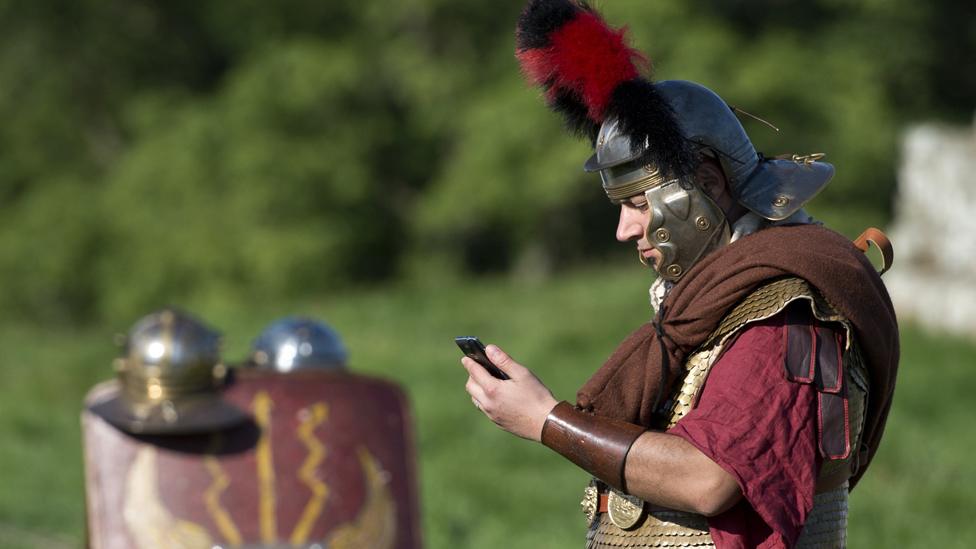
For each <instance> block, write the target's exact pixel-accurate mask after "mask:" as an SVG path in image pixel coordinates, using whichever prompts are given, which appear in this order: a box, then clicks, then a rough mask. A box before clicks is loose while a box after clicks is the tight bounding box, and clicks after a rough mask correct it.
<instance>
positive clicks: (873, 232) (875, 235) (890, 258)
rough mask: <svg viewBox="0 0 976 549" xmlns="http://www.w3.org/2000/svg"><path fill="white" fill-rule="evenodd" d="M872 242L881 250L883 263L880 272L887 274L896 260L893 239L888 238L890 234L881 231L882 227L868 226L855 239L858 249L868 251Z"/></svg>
mask: <svg viewBox="0 0 976 549" xmlns="http://www.w3.org/2000/svg"><path fill="white" fill-rule="evenodd" d="M870 244H874V245H875V246H876V247H877V248H878V250H880V251H881V260H882V264H881V273H880V274H885V273H886V272H888V269H890V268H891V264H892V263H893V262H894V260H895V255H894V254H895V252H894V250H893V249H892V247H891V241H890V240H888V236H887V235H885V234H884V233H883V232H881V230H880V229H876V228H874V227H868V228H867V229H865V230H864V232H863V233H861V236H859V237H857V239H856V240H854V246H855V247H856V248H857V249H858V250H861V251H862V252H864V253H868V248H869V247H870Z"/></svg>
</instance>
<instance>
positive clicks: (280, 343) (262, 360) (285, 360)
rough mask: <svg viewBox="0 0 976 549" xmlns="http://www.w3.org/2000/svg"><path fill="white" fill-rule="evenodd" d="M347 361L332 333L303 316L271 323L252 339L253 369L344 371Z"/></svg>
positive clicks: (344, 351)
mask: <svg viewBox="0 0 976 549" xmlns="http://www.w3.org/2000/svg"><path fill="white" fill-rule="evenodd" d="M348 358H349V354H348V353H347V352H346V348H345V346H344V345H343V344H342V339H341V338H340V337H339V334H338V333H337V332H336V331H335V330H333V329H332V328H330V327H328V326H327V325H325V324H324V323H322V322H318V321H315V320H312V319H309V318H302V317H289V318H283V319H281V320H278V321H275V322H273V323H272V324H271V325H269V326H268V327H267V328H265V329H264V331H263V332H261V335H259V336H258V338H257V339H255V340H254V345H253V348H252V352H251V363H252V364H253V366H255V367H257V368H263V369H268V370H275V371H278V372H293V371H295V370H305V369H324V370H344V369H345V367H346V360H347V359H348Z"/></svg>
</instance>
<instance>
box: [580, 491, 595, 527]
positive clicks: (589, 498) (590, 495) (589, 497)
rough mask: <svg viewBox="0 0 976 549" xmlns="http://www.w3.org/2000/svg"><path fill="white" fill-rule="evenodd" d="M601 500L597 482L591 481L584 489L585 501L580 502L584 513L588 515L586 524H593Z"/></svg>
mask: <svg viewBox="0 0 976 549" xmlns="http://www.w3.org/2000/svg"><path fill="white" fill-rule="evenodd" d="M599 501H600V494H599V491H598V490H597V488H596V482H595V481H590V485H589V486H587V487H586V489H585V490H583V501H581V502H580V507H581V508H582V509H583V514H584V515H586V524H588V525H589V524H592V523H593V519H594V518H596V510H597V509H596V508H597V506H598V505H599Z"/></svg>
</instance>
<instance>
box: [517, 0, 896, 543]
mask: <svg viewBox="0 0 976 549" xmlns="http://www.w3.org/2000/svg"><path fill="white" fill-rule="evenodd" d="M516 40H517V45H516V56H517V57H518V59H519V61H520V63H521V64H522V68H523V71H524V72H525V74H526V76H527V78H528V79H529V81H530V82H532V83H533V84H535V85H538V86H540V87H541V88H542V89H543V90H544V93H545V98H546V101H547V102H548V104H549V105H550V107H552V108H553V109H554V110H556V111H557V112H559V113H561V114H562V115H564V116H565V118H566V121H567V123H568V125H569V127H570V129H571V130H572V131H573V132H575V133H577V134H579V135H582V136H584V137H586V138H588V139H589V140H590V142H591V143H592V145H593V147H594V149H595V153H594V155H593V156H592V157H591V158H590V159H589V160H588V161H587V162H586V163H585V166H584V168H585V169H586V170H587V171H592V172H598V173H599V174H600V177H601V180H602V183H603V188H604V190H605V191H606V194H607V196H608V198H609V199H610V200H611V201H612V202H613V203H621V202H623V201H625V200H626V199H628V198H630V197H633V196H637V195H643V196H644V197H646V199H647V203H648V207H649V208H650V222H649V224H648V226H647V229H646V238H647V240H648V241H649V242H650V243H651V244H652V245H653V246H654V248H656V249H657V250H658V251H659V252H660V253H661V256H662V260H661V262H660V263H659V265H658V266H657V269H658V271H659V277H658V280H657V281H656V282H655V284H654V286H653V287H652V291H651V293H652V302H653V303H654V304H655V305H656V309H657V311H656V314H655V316H654V318H653V320H652V321H651V322H649V323H647V324H645V325H643V326H641V327H640V328H638V329H637V330H636V331H635V332H634V333H633V334H632V335H631V336H629V337H628V338H627V339H626V340H625V341H624V342H623V343H622V344H621V345H620V347H619V348H618V349H617V350H616V351H615V352H614V353H613V355H612V356H611V357H610V359H609V360H608V361H607V362H606V364H604V365H603V367H602V368H600V369H599V370H598V371H597V372H596V373H595V374H594V376H593V377H592V378H591V379H590V380H589V381H588V382H587V383H586V384H585V385H584V386H583V387H582V388H581V389H580V391H579V393H578V394H577V402H576V405H575V406H574V405H571V404H569V403H566V402H562V403H560V404H559V405H557V406H556V407H555V408H554V409H553V410H552V412H550V414H549V417H548V418H547V421H546V424H545V427H544V428H543V432H542V442H543V444H545V445H546V446H549V447H550V448H552V449H553V450H555V451H557V452H559V453H560V454H562V455H564V456H565V457H567V458H568V459H569V460H570V461H572V462H573V463H575V464H577V465H579V466H580V467H582V468H583V469H585V470H586V471H588V472H590V473H591V474H592V475H593V476H594V481H593V482H592V483H591V484H590V486H589V487H588V488H587V489H586V491H585V497H584V501H583V508H584V512H585V513H586V515H587V517H588V520H589V522H590V528H589V532H588V536H587V546H588V547H591V548H600V547H708V546H718V547H722V546H736V547H742V546H758V545H762V546H768V547H781V546H783V547H792V546H798V547H843V546H844V544H845V536H846V514H847V493H848V491H849V489H851V488H853V486H854V485H856V483H857V481H858V479H859V478H860V476H861V475H863V473H864V471H865V470H866V468H867V467H868V465H869V464H870V462H871V459H872V458H873V456H874V454H875V452H876V450H877V447H878V444H879V441H880V438H881V434H882V432H883V429H884V424H885V419H886V417H887V413H888V410H889V408H890V405H891V399H892V395H893V390H894V383H895V375H896V371H897V361H898V332H897V323H896V319H895V314H894V310H893V308H892V305H891V301H890V299H889V297H888V294H887V291H886V290H885V287H884V285H883V284H882V282H881V280H880V276H879V273H878V272H876V270H875V269H874V267H873V266H872V265H871V263H870V262H869V261H868V260H867V259H866V258H865V257H864V254H863V253H862V250H863V249H864V248H865V247H866V243H864V242H858V243H852V242H850V241H849V240H847V239H846V238H844V237H842V236H840V235H838V234H837V233H834V232H832V231H830V230H828V229H826V228H823V227H821V226H820V225H819V224H817V223H816V222H815V221H814V220H813V219H812V218H811V217H810V216H809V215H808V214H807V213H806V212H805V211H804V210H803V206H804V204H806V203H807V202H808V201H809V200H811V199H812V198H813V197H814V196H815V195H816V194H817V193H818V192H820V191H821V190H822V189H823V188H824V187H825V186H826V185H827V184H828V182H829V181H830V179H831V177H832V176H833V172H834V169H833V167H832V166H831V165H830V164H827V163H825V162H823V161H822V160H821V158H822V156H823V155H820V154H815V155H803V156H800V155H793V156H791V157H788V158H767V157H766V156H764V155H763V154H761V153H759V152H757V151H756V149H755V147H754V146H753V144H752V142H751V141H750V139H749V137H748V135H747V134H746V132H745V130H744V129H743V127H742V125H741V123H740V122H739V120H738V118H737V116H736V111H737V109H735V108H734V107H731V106H730V105H729V104H727V103H726V102H725V101H724V100H722V99H721V98H720V97H719V96H718V95H717V94H716V93H714V92H713V91H711V90H709V89H707V88H705V87H704V86H701V85H699V84H695V83H692V82H685V81H665V82H657V83H655V82H652V81H651V80H650V79H649V78H648V77H646V76H645V75H644V73H646V72H647V69H649V63H648V62H647V61H646V59H645V58H644V57H643V56H642V55H641V54H640V53H639V52H637V51H636V50H634V49H632V48H631V47H630V46H628V45H627V43H626V42H625V40H624V31H622V30H616V29H613V28H611V27H610V26H608V25H607V24H606V23H605V22H604V20H603V19H602V17H601V16H600V15H599V14H598V13H597V12H596V11H595V10H593V9H592V8H591V7H590V6H588V5H587V4H586V3H585V2H582V1H576V0H531V1H530V2H529V3H528V5H527V6H526V7H525V9H524V11H523V13H522V16H521V18H520V20H519V24H518V28H517V35H516ZM705 156H707V157H711V158H713V159H714V160H716V161H717V162H718V163H719V164H720V165H721V167H722V171H723V172H724V175H725V177H726V180H727V182H728V187H729V189H730V191H731V193H732V195H733V197H734V199H735V200H736V201H737V202H738V204H739V205H741V206H742V207H744V208H745V210H747V213H745V215H743V216H741V217H739V218H737V219H735V220H729V219H727V218H726V214H725V212H724V211H723V209H722V208H720V207H719V206H718V205H717V204H716V202H715V201H714V200H713V199H712V198H711V197H710V196H709V195H708V194H707V193H706V192H705V191H704V190H703V189H702V187H701V186H700V185H699V184H698V183H697V182H696V181H695V177H694V173H693V172H694V169H695V167H696V166H697V164H698V162H699V161H700V159H701V158H702V157H705ZM872 235H873V236H871V235H869V236H870V238H871V240H872V241H874V242H875V243H876V244H879V245H880V247H881V248H882V249H883V250H884V252H885V260H886V263H888V262H890V245H887V243H886V241H885V239H884V238H883V237H882V235H879V234H878V233H877V232H874V233H872ZM869 236H866V237H864V239H868V238H869ZM648 429H656V430H665V431H667V432H669V433H671V434H674V435H675V436H679V437H682V438H684V439H685V440H686V441H688V442H689V443H691V444H692V445H693V446H695V447H696V448H698V449H699V450H701V452H702V453H703V454H705V455H706V456H707V457H709V458H710V459H711V460H712V461H714V462H715V463H717V464H718V465H720V466H721V467H722V468H723V469H725V470H726V471H727V472H729V473H730V474H731V475H732V476H733V477H734V478H735V479H736V480H737V482H738V483H739V486H740V488H741V489H742V493H743V499H742V501H740V502H739V503H738V504H736V505H735V506H734V507H733V508H732V509H729V510H728V511H725V512H723V513H720V514H719V515H717V516H715V517H708V518H706V517H704V516H701V515H695V514H692V513H686V512H682V511H677V510H674V509H666V508H662V507H659V506H656V505H653V504H651V503H648V502H644V501H641V500H640V499H638V498H636V497H634V496H632V495H630V494H628V492H627V486H626V481H625V478H624V464H625V461H626V458H627V453H628V452H629V450H630V447H631V445H632V444H633V442H634V441H635V440H636V439H637V438H638V437H639V436H640V435H641V434H642V433H644V432H645V431H646V430H648Z"/></svg>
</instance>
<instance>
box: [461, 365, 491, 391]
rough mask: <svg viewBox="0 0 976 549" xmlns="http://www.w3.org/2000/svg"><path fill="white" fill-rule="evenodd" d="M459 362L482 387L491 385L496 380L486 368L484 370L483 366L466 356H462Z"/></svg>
mask: <svg viewBox="0 0 976 549" xmlns="http://www.w3.org/2000/svg"><path fill="white" fill-rule="evenodd" d="M461 364H463V365H464V369H465V370H467V371H468V375H470V376H471V377H472V378H474V380H475V381H477V382H478V384H479V385H481V386H482V387H485V388H487V387H492V386H494V384H495V383H497V382H498V380H497V379H495V378H494V376H492V375H491V374H489V373H488V370H485V367H484V366H482V365H481V364H478V363H477V362H475V361H474V360H472V359H470V358H468V357H462V358H461Z"/></svg>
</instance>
